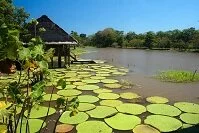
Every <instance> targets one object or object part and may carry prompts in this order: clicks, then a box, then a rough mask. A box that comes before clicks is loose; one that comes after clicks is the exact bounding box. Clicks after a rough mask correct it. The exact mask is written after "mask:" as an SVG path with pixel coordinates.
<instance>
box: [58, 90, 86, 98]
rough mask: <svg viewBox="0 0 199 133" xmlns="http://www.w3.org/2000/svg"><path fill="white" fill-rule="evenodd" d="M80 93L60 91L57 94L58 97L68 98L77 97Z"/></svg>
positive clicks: (76, 91)
mask: <svg viewBox="0 0 199 133" xmlns="http://www.w3.org/2000/svg"><path fill="white" fill-rule="evenodd" d="M81 93H82V92H81V91H78V90H72V89H71V90H60V91H58V92H57V94H58V95H61V96H65V97H70V96H77V95H80V94H81Z"/></svg>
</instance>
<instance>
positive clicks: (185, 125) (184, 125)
mask: <svg viewBox="0 0 199 133" xmlns="http://www.w3.org/2000/svg"><path fill="white" fill-rule="evenodd" d="M193 126H194V125H191V124H182V129H185V128H189V127H193Z"/></svg>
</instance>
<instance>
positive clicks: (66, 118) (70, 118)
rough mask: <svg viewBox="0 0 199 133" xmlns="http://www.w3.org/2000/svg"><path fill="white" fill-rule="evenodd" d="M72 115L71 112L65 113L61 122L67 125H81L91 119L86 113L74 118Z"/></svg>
mask: <svg viewBox="0 0 199 133" xmlns="http://www.w3.org/2000/svg"><path fill="white" fill-rule="evenodd" d="M70 114H71V111H65V112H64V113H63V114H62V116H61V117H60V119H59V121H60V122H61V123H65V124H79V123H82V122H85V121H86V120H87V119H88V118H89V116H88V115H87V114H86V113H84V112H78V113H77V114H76V115H74V116H71V115H70Z"/></svg>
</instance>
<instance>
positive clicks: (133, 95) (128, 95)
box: [120, 92, 140, 99]
mask: <svg viewBox="0 0 199 133" xmlns="http://www.w3.org/2000/svg"><path fill="white" fill-rule="evenodd" d="M120 97H121V98H123V99H134V98H140V96H139V95H138V94H136V93H132V92H125V93H121V94H120Z"/></svg>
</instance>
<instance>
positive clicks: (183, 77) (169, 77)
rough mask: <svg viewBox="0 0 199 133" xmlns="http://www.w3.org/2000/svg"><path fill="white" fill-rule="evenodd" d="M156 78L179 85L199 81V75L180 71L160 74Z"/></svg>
mask: <svg viewBox="0 0 199 133" xmlns="http://www.w3.org/2000/svg"><path fill="white" fill-rule="evenodd" d="M156 77H157V78H159V79H160V80H162V81H168V82H177V83H180V82H193V81H199V73H195V72H190V71H180V70H168V71H164V72H160V73H159V74H158V75H157V76H156Z"/></svg>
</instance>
